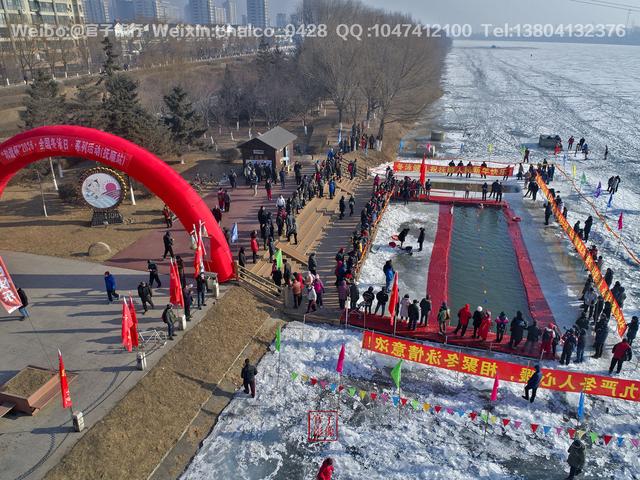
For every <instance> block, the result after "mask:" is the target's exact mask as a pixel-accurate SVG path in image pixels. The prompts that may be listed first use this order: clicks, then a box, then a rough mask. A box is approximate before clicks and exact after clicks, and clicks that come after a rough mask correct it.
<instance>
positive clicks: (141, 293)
mask: <svg viewBox="0 0 640 480" xmlns="http://www.w3.org/2000/svg"><path fill="white" fill-rule="evenodd" d="M152 296H153V293H152V292H151V287H150V286H149V285H147V284H146V283H145V282H140V283H139V284H138V297H140V301H141V302H142V308H144V313H147V310H149V308H148V307H147V303H148V304H149V305H151V308H154V305H153V301H152V300H151V297H152Z"/></svg>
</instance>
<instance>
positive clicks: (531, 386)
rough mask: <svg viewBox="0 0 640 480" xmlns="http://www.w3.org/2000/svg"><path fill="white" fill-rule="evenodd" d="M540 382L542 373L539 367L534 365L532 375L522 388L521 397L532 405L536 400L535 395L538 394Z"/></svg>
mask: <svg viewBox="0 0 640 480" xmlns="http://www.w3.org/2000/svg"><path fill="white" fill-rule="evenodd" d="M541 381H542V372H541V371H540V365H536V367H535V371H534V372H533V375H531V377H529V380H527V384H526V385H525V387H524V395H523V396H522V398H524V399H525V400H529V402H531V403H533V401H534V400H535V399H536V393H537V392H538V387H539V386H540V382H541ZM529 391H531V397H529Z"/></svg>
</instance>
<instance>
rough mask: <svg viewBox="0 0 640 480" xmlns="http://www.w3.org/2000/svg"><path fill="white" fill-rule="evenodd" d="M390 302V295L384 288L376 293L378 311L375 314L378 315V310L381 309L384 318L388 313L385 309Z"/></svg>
mask: <svg viewBox="0 0 640 480" xmlns="http://www.w3.org/2000/svg"><path fill="white" fill-rule="evenodd" d="M388 301H389V294H388V293H387V291H386V290H385V289H384V288H381V289H380V291H379V292H378V293H376V309H375V311H374V312H373V314H374V315H377V314H378V309H380V315H382V316H384V315H385V313H386V310H385V307H386V306H387V302H388Z"/></svg>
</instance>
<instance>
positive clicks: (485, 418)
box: [480, 413, 489, 422]
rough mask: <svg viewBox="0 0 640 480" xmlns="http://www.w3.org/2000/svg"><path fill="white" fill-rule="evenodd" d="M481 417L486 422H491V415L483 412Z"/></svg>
mask: <svg viewBox="0 0 640 480" xmlns="http://www.w3.org/2000/svg"><path fill="white" fill-rule="evenodd" d="M480 418H481V419H482V420H483V421H485V422H489V416H488V415H487V414H486V413H481V414H480Z"/></svg>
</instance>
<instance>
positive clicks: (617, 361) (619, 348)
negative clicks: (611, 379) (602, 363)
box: [609, 338, 631, 375]
mask: <svg viewBox="0 0 640 480" xmlns="http://www.w3.org/2000/svg"><path fill="white" fill-rule="evenodd" d="M611 351H612V352H613V358H612V359H611V365H609V375H611V373H612V372H613V368H614V367H615V366H616V365H618V369H617V370H616V373H620V370H622V364H623V363H624V362H625V361H627V360H631V345H629V342H628V341H627V339H626V338H623V339H622V341H621V342H620V343H617V344H615V345H614V346H613V350H611Z"/></svg>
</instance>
